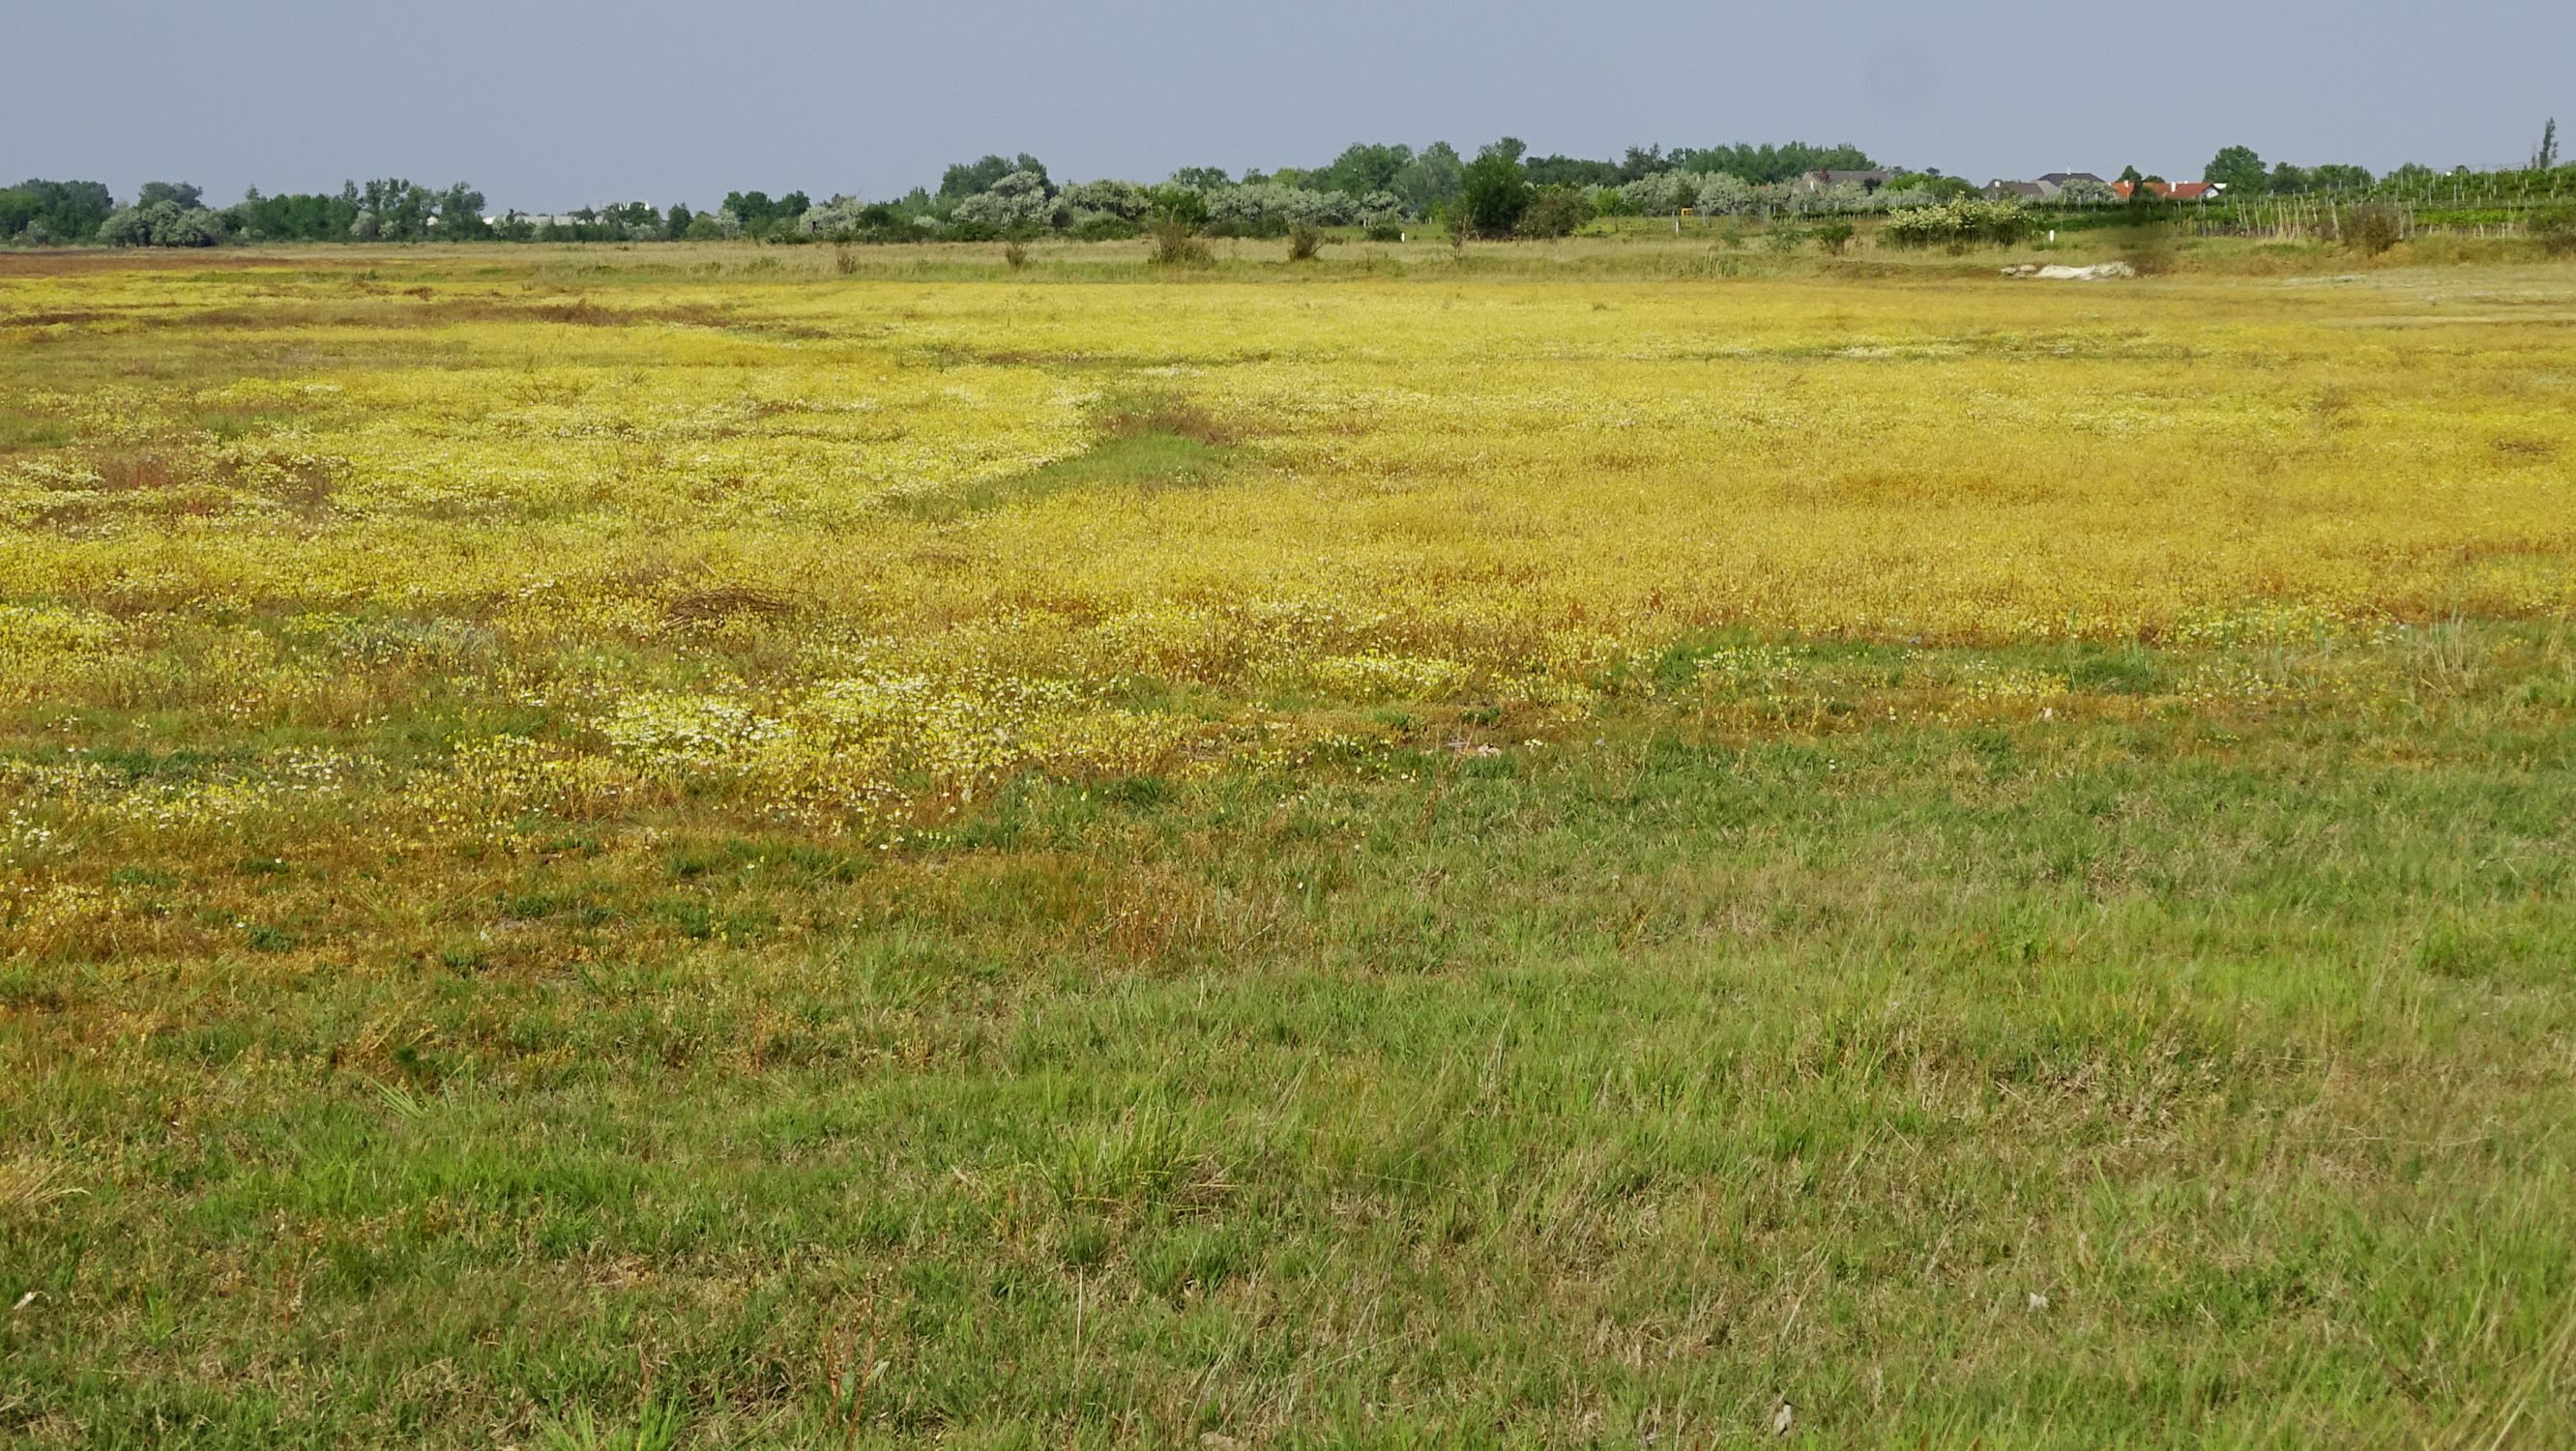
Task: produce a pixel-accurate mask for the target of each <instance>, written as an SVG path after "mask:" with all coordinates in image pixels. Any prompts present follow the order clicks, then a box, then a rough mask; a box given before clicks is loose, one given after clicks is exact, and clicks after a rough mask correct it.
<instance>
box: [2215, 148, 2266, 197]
mask: <svg viewBox="0 0 2576 1451" xmlns="http://www.w3.org/2000/svg"><path fill="white" fill-rule="evenodd" d="M2200 179H2201V180H2203V181H2214V182H2218V183H2219V184H2221V185H2223V186H2225V187H2226V188H2227V189H2228V190H2229V191H2231V192H2237V193H2240V194H2245V195H2250V194H2252V193H2254V192H2258V191H2261V190H2262V189H2263V187H2264V184H2265V180H2266V178H2265V173H2264V170H2263V158H2262V157H2260V156H2257V155H2255V154H2254V148H2253V147H2251V146H2230V147H2228V148H2226V149H2225V150H2223V151H2221V152H2219V153H2218V154H2217V155H2216V156H2213V157H2211V158H2210V159H2209V165H2207V166H2205V167H2203V168H2201V172H2200Z"/></svg>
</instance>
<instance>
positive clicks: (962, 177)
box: [745, 151, 1047, 220]
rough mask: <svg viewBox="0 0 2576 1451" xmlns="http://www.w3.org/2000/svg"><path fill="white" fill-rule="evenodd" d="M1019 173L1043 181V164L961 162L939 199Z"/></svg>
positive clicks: (978, 191) (998, 159)
mask: <svg viewBox="0 0 2576 1451" xmlns="http://www.w3.org/2000/svg"><path fill="white" fill-rule="evenodd" d="M1021 171H1027V172H1034V173H1036V175H1037V179H1038V180H1040V181H1046V180H1047V169H1046V165H1045V163H1043V162H1041V161H1039V160H1038V159H1037V158H1036V157H1034V156H1031V155H1029V154H1028V153H1027V152H1025V151H1023V152H1021V153H1020V154H1019V157H1018V159H1016V160H1014V159H1012V158H1010V157H1005V156H985V157H982V158H980V159H978V160H974V161H961V162H959V163H957V164H956V165H955V166H952V167H950V168H948V170H947V171H945V172H943V173H941V174H940V177H939V199H940V200H941V201H943V202H950V203H955V202H961V201H964V200H965V199H966V198H968V197H970V196H980V195H982V194H983V193H985V192H988V191H991V190H992V189H993V183H995V182H997V181H1000V180H1001V179H1002V178H1003V177H1006V176H1009V175H1011V174H1013V173H1014V172H1021ZM796 210H797V214H798V215H800V216H801V215H803V214H804V211H805V209H804V208H803V207H798V208H797V209H796ZM745 220H748V218H746V219H745Z"/></svg>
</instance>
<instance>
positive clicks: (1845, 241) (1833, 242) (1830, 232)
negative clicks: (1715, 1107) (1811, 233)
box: [1815, 217, 1852, 257]
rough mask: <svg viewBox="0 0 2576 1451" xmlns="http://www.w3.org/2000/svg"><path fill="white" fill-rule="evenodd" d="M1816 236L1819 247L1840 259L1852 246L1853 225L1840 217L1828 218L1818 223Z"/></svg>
mask: <svg viewBox="0 0 2576 1451" xmlns="http://www.w3.org/2000/svg"><path fill="white" fill-rule="evenodd" d="M1815 235H1816V244H1817V245H1818V246H1821V247H1823V248H1824V249H1825V251H1826V252H1827V253H1829V254H1831V255H1833V256H1836V257H1839V256H1841V255H1842V254H1843V250H1844V249H1845V248H1847V247H1849V246H1850V245H1851V239H1852V224H1851V223H1849V222H1847V221H1844V220H1843V219H1842V218H1840V217H1832V218H1828V219H1827V220H1825V221H1821V222H1818V223H1816V228H1815Z"/></svg>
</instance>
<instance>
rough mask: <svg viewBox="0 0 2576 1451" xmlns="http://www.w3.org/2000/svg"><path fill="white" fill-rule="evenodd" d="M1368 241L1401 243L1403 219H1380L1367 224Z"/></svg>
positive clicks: (1402, 238)
mask: <svg viewBox="0 0 2576 1451" xmlns="http://www.w3.org/2000/svg"><path fill="white" fill-rule="evenodd" d="M1368 239H1369V240H1370V241H1372V242H1401V241H1403V240H1404V222H1403V219H1402V218H1399V217H1381V218H1379V219H1378V220H1376V221H1374V222H1371V223H1369V224H1368Z"/></svg>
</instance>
